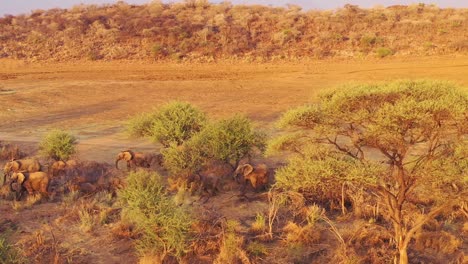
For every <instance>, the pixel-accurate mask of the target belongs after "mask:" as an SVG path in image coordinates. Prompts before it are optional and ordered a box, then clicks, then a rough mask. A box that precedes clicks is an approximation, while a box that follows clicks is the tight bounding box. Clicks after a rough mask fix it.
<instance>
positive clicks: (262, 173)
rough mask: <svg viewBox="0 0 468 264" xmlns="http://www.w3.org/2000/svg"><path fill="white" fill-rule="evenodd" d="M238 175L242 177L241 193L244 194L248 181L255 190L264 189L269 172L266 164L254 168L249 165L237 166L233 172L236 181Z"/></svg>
mask: <svg viewBox="0 0 468 264" xmlns="http://www.w3.org/2000/svg"><path fill="white" fill-rule="evenodd" d="M240 174H241V175H242V176H243V181H242V185H243V187H242V193H244V191H245V188H246V187H247V181H250V184H251V185H252V187H253V188H254V189H255V190H257V189H258V188H259V187H266V185H267V184H268V176H269V171H268V167H267V165H266V164H259V165H257V166H255V167H253V166H252V165H250V164H243V165H239V166H238V167H237V169H236V171H235V172H234V177H236V179H237V177H238V176H239V175H240Z"/></svg>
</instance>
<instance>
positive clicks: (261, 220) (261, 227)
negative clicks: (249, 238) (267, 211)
mask: <svg viewBox="0 0 468 264" xmlns="http://www.w3.org/2000/svg"><path fill="white" fill-rule="evenodd" d="M266 230H267V229H266V219H265V216H264V215H263V214H262V213H257V215H256V216H255V221H254V222H253V223H252V225H251V226H250V231H251V232H252V233H254V234H262V233H264V232H265V231H266Z"/></svg>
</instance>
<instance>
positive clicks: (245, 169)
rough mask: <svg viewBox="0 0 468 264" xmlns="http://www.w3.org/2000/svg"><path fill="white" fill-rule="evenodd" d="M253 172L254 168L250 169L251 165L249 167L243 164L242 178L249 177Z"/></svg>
mask: <svg viewBox="0 0 468 264" xmlns="http://www.w3.org/2000/svg"><path fill="white" fill-rule="evenodd" d="M253 170H254V168H253V167H252V165H250V164H245V165H244V166H243V171H244V177H247V175H249V174H250V173H252V171H253Z"/></svg>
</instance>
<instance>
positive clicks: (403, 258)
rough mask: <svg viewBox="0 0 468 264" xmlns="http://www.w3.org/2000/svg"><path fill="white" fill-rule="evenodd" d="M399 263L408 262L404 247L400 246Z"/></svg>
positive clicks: (405, 263)
mask: <svg viewBox="0 0 468 264" xmlns="http://www.w3.org/2000/svg"><path fill="white" fill-rule="evenodd" d="M399 263H400V264H408V252H407V249H406V247H404V248H400V262H399Z"/></svg>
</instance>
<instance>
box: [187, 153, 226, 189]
mask: <svg viewBox="0 0 468 264" xmlns="http://www.w3.org/2000/svg"><path fill="white" fill-rule="evenodd" d="M232 171H233V169H232V167H231V166H230V165H229V164H227V163H224V162H220V161H212V162H209V163H208V164H207V165H205V166H203V168H202V169H201V170H200V172H198V173H195V174H192V175H190V176H189V177H188V179H187V181H188V183H192V182H195V181H198V182H199V183H200V189H201V191H204V192H207V193H209V194H210V195H211V196H213V195H215V194H216V192H218V191H220V188H219V187H220V184H221V180H222V179H223V178H226V177H229V175H231V174H232Z"/></svg>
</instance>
